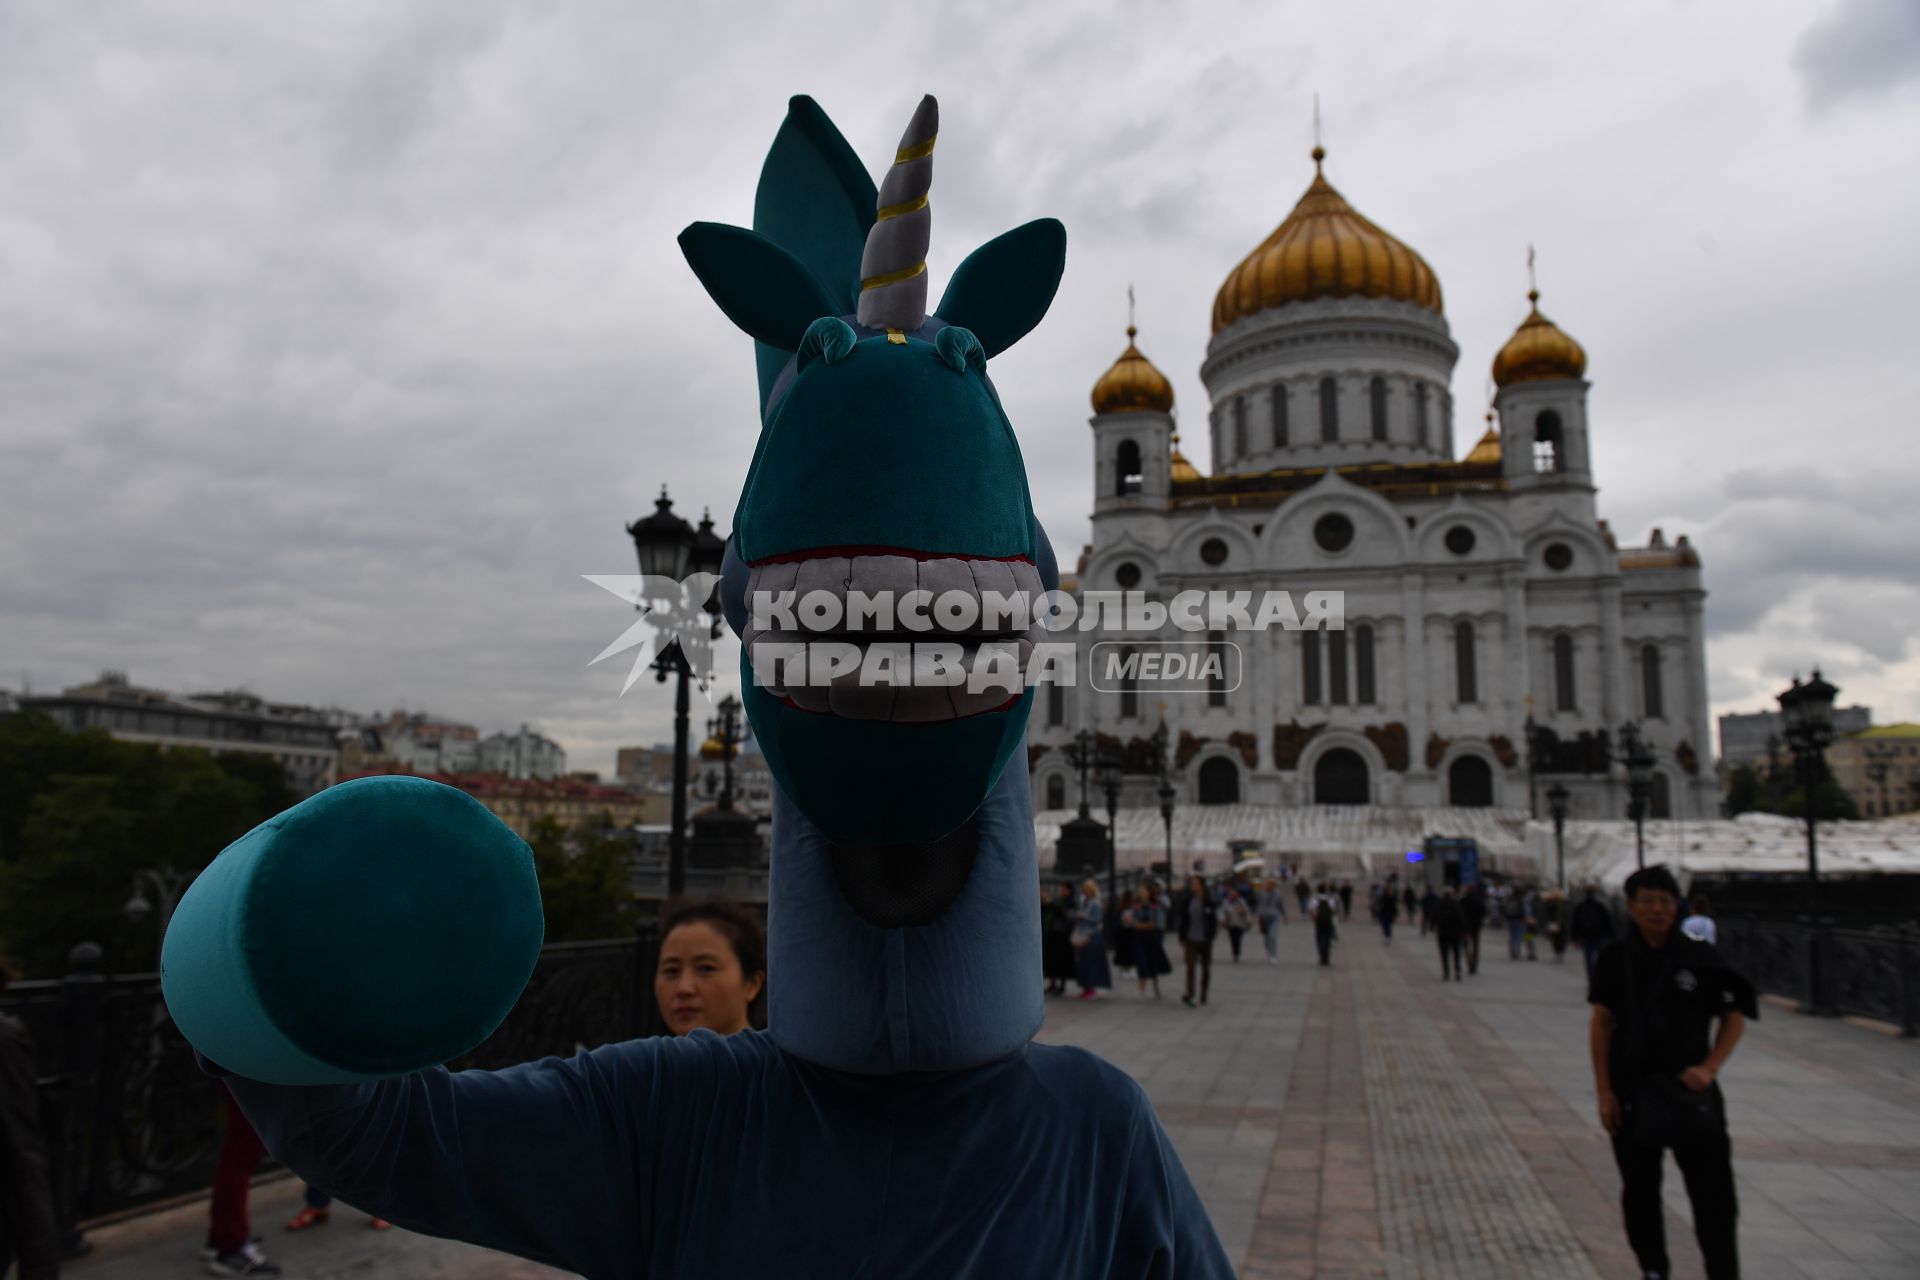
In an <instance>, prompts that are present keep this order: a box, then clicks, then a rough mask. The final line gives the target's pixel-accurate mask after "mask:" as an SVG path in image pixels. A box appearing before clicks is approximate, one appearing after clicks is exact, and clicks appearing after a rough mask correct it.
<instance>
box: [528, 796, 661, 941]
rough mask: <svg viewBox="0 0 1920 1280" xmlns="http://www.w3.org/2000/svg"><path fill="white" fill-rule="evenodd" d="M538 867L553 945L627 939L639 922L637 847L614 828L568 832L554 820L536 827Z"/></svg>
mask: <svg viewBox="0 0 1920 1280" xmlns="http://www.w3.org/2000/svg"><path fill="white" fill-rule="evenodd" d="M527 843H528V844H529V845H531V846H532V847H533V866H534V870H535V872H536V873H537V874H538V875H539V877H540V902H541V906H542V907H543V908H544V910H545V912H546V918H547V941H548V942H587V941H591V940H592V939H595V938H623V937H626V936H628V935H629V934H631V933H632V932H633V930H634V926H635V924H636V923H637V921H638V916H639V905H638V904H637V903H636V902H635V900H634V896H633V885H632V882H631V879H630V876H631V870H632V861H633V848H632V846H631V845H630V844H628V843H627V842H626V841H624V840H622V839H620V838H619V837H618V836H616V835H615V834H613V831H612V828H611V827H610V825H594V824H582V825H581V826H579V827H577V828H575V829H574V830H573V831H571V832H569V831H567V830H566V829H565V828H563V827H562V826H561V825H560V823H559V822H558V821H557V820H556V819H554V818H552V817H546V818H542V819H540V821H539V822H537V823H535V824H534V828H533V833H532V836H531V838H530V839H529V840H528V841H527Z"/></svg>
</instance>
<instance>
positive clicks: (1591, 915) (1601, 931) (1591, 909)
mask: <svg viewBox="0 0 1920 1280" xmlns="http://www.w3.org/2000/svg"><path fill="white" fill-rule="evenodd" d="M1568 932H1569V933H1570V934H1571V935H1572V936H1573V940H1574V941H1575V942H1577V943H1579V944H1580V952H1581V954H1582V955H1584V956H1586V958H1587V981H1588V982H1592V981H1593V962H1594V961H1595V960H1597V959H1599V957H1600V948H1602V947H1604V946H1606V945H1607V944H1608V943H1609V942H1612V941H1613V940H1614V938H1615V936H1616V934H1617V931H1616V930H1615V929H1614V927H1613V912H1611V911H1609V910H1607V904H1606V903H1604V902H1602V901H1600V899H1599V898H1598V897H1597V896H1595V894H1594V891H1593V886H1592V885H1588V886H1587V892H1586V895H1585V896H1584V897H1582V898H1581V899H1580V905H1579V906H1577V907H1575V908H1574V909H1573V921H1572V924H1571V925H1570V926H1569V928H1568Z"/></svg>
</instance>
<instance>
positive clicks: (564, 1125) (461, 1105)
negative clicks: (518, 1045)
mask: <svg viewBox="0 0 1920 1280" xmlns="http://www.w3.org/2000/svg"><path fill="white" fill-rule="evenodd" d="M740 1048H742V1049H744V1048H746V1046H740ZM740 1058H741V1054H740V1053H739V1052H738V1051H737V1050H735V1051H729V1049H728V1048H727V1047H726V1042H724V1041H722V1040H720V1038H719V1037H716V1036H712V1035H706V1034H696V1035H694V1036H691V1037H687V1038H685V1039H680V1040H672V1039H653V1040H633V1041H628V1042H626V1043H624V1044H616V1045H608V1046H605V1047H603V1048H598V1049H593V1050H590V1051H587V1052H582V1053H580V1054H577V1055H576V1056H574V1057H572V1058H566V1059H562V1058H545V1059H542V1060H540V1061H538V1062H531V1063H526V1064H523V1065H520V1066H515V1067H509V1068H507V1069H506V1070H504V1071H461V1072H449V1071H447V1070H446V1069H445V1068H441V1067H437V1068H434V1069H433V1070H430V1071H421V1072H416V1073H414V1074H412V1075H407V1076H400V1077H397V1078H394V1079H389V1080H380V1081H375V1082H372V1083H368V1084H357V1085H320V1086H289V1085H269V1084H261V1083H259V1082H258V1081H252V1080H246V1079H243V1078H241V1077H239V1076H228V1077H227V1085H228V1088H229V1089H231V1090H232V1092H233V1096H234V1098H235V1099H236V1100H237V1101H238V1102H239V1104H240V1107H241V1109H242V1110H243V1111H244V1112H245V1113H246V1115H247V1118H248V1119H250V1120H251V1121H252V1122H253V1124H254V1127H255V1128H256V1129H257V1130H258V1131H259V1133H260V1137H261V1139H262V1140H263V1141H264V1142H265V1143H266V1146H267V1149H268V1150H269V1151H271V1152H272V1153H273V1154H274V1155H275V1156H276V1157H278V1158H279V1159H280V1160H281V1161H283V1162H284V1163H285V1164H287V1166H288V1167H290V1168H291V1169H293V1170H294V1171H295V1172H296V1173H298V1174H299V1175H300V1176H301V1177H303V1178H305V1179H306V1180H307V1181H308V1182H309V1183H311V1184H312V1185H314V1186H316V1187H318V1188H320V1189H321V1190H323V1191H326V1192H328V1193H330V1194H331V1195H334V1196H336V1197H338V1198H339V1199H340V1200H342V1201H345V1202H346V1203H347V1204H350V1205H352V1206H354V1207H355V1208H357V1209H362V1210H364V1211H366V1212H368V1213H372V1214H377V1215H378V1216H380V1217H382V1218H386V1219H388V1220H389V1221H392V1222H395V1223H398V1224H399V1225H401V1226H403V1227H407V1228H409V1229H411V1230H415V1231H421V1232H425V1233H427V1234H429V1235H437V1236H446V1237H450V1238H453V1239H458V1240H466V1241H469V1242H471V1243H473V1244H477V1245H482V1246H485V1247H487V1248H490V1249H499V1250H503V1251H505V1252H507V1253H513V1254H517V1255H519V1256H521V1257H524V1258H530V1259H533V1260H534V1261H537V1262H543V1263H547V1264H549V1265H552V1266H556V1267H562V1268H564V1269H566V1270H569V1271H576V1272H579V1273H581V1274H583V1275H586V1276H612V1275H621V1276H633V1275H644V1274H646V1273H647V1270H648V1259H649V1257H650V1255H651V1253H652V1247H653V1243H654V1242H653V1235H654V1228H655V1225H656V1224H655V1217H656V1214H657V1213H659V1212H660V1206H659V1204H658V1203H657V1195H656V1192H657V1191H659V1190H661V1189H660V1188H656V1187H655V1186H653V1185H652V1183H653V1182H654V1181H655V1179H654V1177H653V1175H652V1171H653V1169H654V1168H655V1167H656V1162H657V1159H658V1157H660V1156H661V1155H662V1154H665V1153H667V1152H671V1151H675V1150H678V1149H682V1148H684V1147H686V1146H687V1145H688V1143H689V1142H690V1141H694V1140H696V1131H697V1130H698V1129H699V1127H700V1126H701V1125H702V1124H703V1123H704V1121H705V1119H706V1118H707V1117H710V1116H711V1115H712V1113H713V1110H714V1104H715V1101H716V1099H717V1097H718V1096H719V1095H720V1094H722V1093H723V1092H726V1091H727V1090H728V1083H727V1082H728V1080H729V1078H730V1077H731V1078H735V1079H737V1078H738V1076H739V1072H738V1071H733V1072H729V1071H727V1070H726V1069H725V1067H726V1066H728V1065H731V1066H734V1067H740V1066H743V1065H745V1064H744V1063H742V1062H741V1061H740ZM715 1068H721V1069H715ZM665 1190H666V1191H667V1192H668V1193H669V1198H671V1194H672V1193H673V1192H674V1191H675V1189H674V1188H665ZM667 1225H668V1229H671V1223H670V1222H669V1223H668V1224H667Z"/></svg>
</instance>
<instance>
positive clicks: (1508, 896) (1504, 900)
mask: <svg viewBox="0 0 1920 1280" xmlns="http://www.w3.org/2000/svg"><path fill="white" fill-rule="evenodd" d="M1500 919H1501V920H1502V921H1503V922H1504V923H1505V924H1506V926H1507V959H1509V960H1518V959H1519V958H1520V943H1521V941H1522V940H1523V939H1524V938H1525V937H1526V935H1527V900H1526V896H1525V895H1524V894H1522V893H1521V892H1520V890H1519V889H1518V888H1517V887H1514V886H1509V887H1508V888H1507V891H1506V892H1505V893H1503V894H1501V895H1500Z"/></svg>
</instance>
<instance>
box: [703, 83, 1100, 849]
mask: <svg viewBox="0 0 1920 1280" xmlns="http://www.w3.org/2000/svg"><path fill="white" fill-rule="evenodd" d="M937 130H938V111H937V108H936V106H935V104H934V100H933V99H932V98H926V99H924V100H923V101H922V102H921V104H920V106H919V108H918V110H917V111H916V112H915V113H914V116H913V120H912V122H911V123H910V124H909V125H908V127H907V130H906V133H905V135H904V137H903V138H902V139H901V143H900V147H899V150H898V152H897V153H896V154H895V157H894V162H893V164H892V166H891V168H890V169H889V171H888V173H887V176H886V179H885V181H884V182H883V183H882V185H881V187H880V189H879V190H878V191H877V192H876V191H875V189H874V187H873V184H872V182H871V180H870V179H869V178H868V176H867V173H866V170H865V169H864V168H863V167H862V166H861V165H860V163H859V161H858V159H857V158H856V157H855V156H854V155H853V153H852V151H851V149H850V148H849V147H848V146H847V144H846V142H845V140H844V139H842V138H841V136H840V134H839V132H838V131H837V130H836V129H835V128H834V126H833V124H832V122H831V121H829V120H828V119H827V117H826V115H825V114H824V113H823V112H822V111H821V110H820V108H819V107H818V106H816V105H815V104H814V103H813V101H812V100H811V99H809V98H804V97H801V98H795V99H794V100H793V102H792V104H791V106H790V109H789V112H788V115H787V119H786V121H785V123H784V125H783V126H782V128H781V130H780V132H779V135H778V137H777V138H776V139H775V142H774V145H773V148H772V150H771V152H770V153H769V155H768V157H767V161H766V164H765V166H764V167H763V168H762V170H761V175H760V185H759V190H758V193H757V198H756V201H755V206H754V228H753V230H751V231H748V230H745V229H742V228H738V227H729V226H722V225H719V224H715V223H695V224H694V225H693V226H690V227H688V228H687V229H686V231H685V232H683V233H682V234H681V237H680V245H681V248H682V250H683V251H684V252H685V254H686V256H687V260H688V262H689V263H691V264H692V266H693V269H694V271H695V273H696V274H697V275H698V276H699V277H700V280H701V282H702V283H703V284H704V285H705V286H706V288H707V291H708V292H709V293H710V294H711V295H712V296H713V298H714V300H715V301H716V302H718V303H719V305H720V307H721V309H722V310H724V311H725V312H726V314H727V316H728V317H729V318H730V319H731V320H732V321H733V322H734V323H735V324H737V325H738V326H739V327H740V328H741V329H743V330H745V331H746V332H747V333H749V334H751V335H752V337H753V339H754V342H755V344H756V356H757V364H758V373H759V385H760V402H761V408H762V428H761V432H760V440H759V445H758V448H757V449H756V450H755V453H754V458H753V463H752V466H751V468H750V469H749V471H748V473H747V480H746V485H745V488H744V489H743V491H742V493H741V497H740V505H739V509H738V510H737V511H736V513H735V515H734V534H733V539H732V542H731V543H730V544H729V547H728V563H727V571H726V573H725V574H724V575H723V581H722V587H721V597H722V601H723V603H724V604H725V606H726V609H727V614H728V618H729V621H730V622H731V623H732V625H733V627H734V629H735V630H736V631H737V632H739V633H740V635H741V639H742V641H743V642H744V643H743V650H742V655H741V670H742V679H743V683H744V685H745V702H746V707H747V714H748V717H749V719H750V720H751V721H752V723H753V728H754V733H755V736H756V737H757V738H758V740H759V742H760V745H761V749H762V750H763V751H764V752H765V754H766V759H767V763H768V766H769V768H770V769H771V771H772V773H773V775H774V778H775V779H776V780H777V781H778V783H779V784H780V786H781V788H782V790H783V791H784V792H785V795H786V797H787V798H788V799H790V800H791V801H792V803H793V804H794V806H795V807H797V808H798V809H799V811H800V812H801V813H802V814H804V815H805V816H806V817H807V818H808V819H809V820H810V821H811V822H812V823H813V824H814V825H815V826H816V827H818V828H819V829H820V830H821V831H822V832H823V833H825V834H826V835H827V836H828V837H830V838H832V839H834V840H836V841H842V842H848V843H854V844H862V845H874V844H888V843H901V842H914V841H926V840H935V839H938V838H940V837H942V836H945V835H947V834H948V833H949V832H951V831H953V830H954V829H955V828H956V827H958V826H959V825H960V824H961V823H963V822H965V821H966V820H967V818H968V817H969V816H970V815H971V814H973V813H974V812H975V810H976V809H978V807H979V806H980V804H981V802H982V801H983V800H984V799H985V798H986V797H987V795H988V794H989V792H991V791H992V790H993V788H994V786H995V784H996V782H997V781H998V779H999V778H1000V775H1001V772H1002V770H1003V769H1005V767H1006V764H1007V760H1008V758H1009V757H1010V756H1011V755H1012V753H1013V751H1014V749H1015V748H1016V747H1017V746H1018V745H1019V743H1020V741H1021V738H1022V736H1023V735H1024V733H1025V730H1026V720H1027V712H1028V709H1029V707H1030V706H1031V704H1032V700H1033V694H1032V690H1031V688H1030V687H1028V686H1027V685H1026V684H1025V683H1024V681H1021V682H1018V683H1017V684H1016V686H1015V687H1013V688H1009V687H1008V686H1007V685H1006V684H997V685H992V686H990V687H985V688H969V687H968V686H967V685H966V684H961V685H952V684H932V683H926V682H921V683H919V684H918V685H917V686H916V685H914V684H910V683H907V681H908V679H909V678H910V677H908V676H907V675H906V674H905V673H903V674H902V677H901V678H900V679H898V680H895V681H893V682H890V683H881V684H876V683H875V682H873V681H872V680H871V678H870V675H871V666H870V664H863V668H864V669H865V670H866V671H867V673H868V675H867V677H864V678H863V677H862V676H861V675H860V674H858V673H851V672H850V673H848V674H847V675H846V676H844V677H843V678H840V679H837V680H835V681H834V682H833V683H832V684H831V685H828V684H824V683H812V684H808V683H804V682H798V683H793V684H779V683H773V684H770V683H769V682H768V680H767V679H766V678H765V673H766V671H767V669H768V668H767V666H766V664H765V662H764V660H763V662H762V664H761V666H760V667H759V668H756V665H755V657H756V652H755V651H756V649H757V648H758V647H759V646H760V645H762V644H765V643H768V642H769V640H774V641H778V640H782V639H790V638H791V637H789V636H784V635H781V634H780V633H777V632H773V633H770V632H769V629H768V627H767V626H763V625H758V624H760V623H763V622H765V621H766V619H765V618H764V617H761V616H756V614H755V612H754V610H753V609H752V608H751V607H750V600H766V599H771V598H775V597H777V596H778V595H779V594H780V593H782V592H794V593H795V595H796V596H804V595H805V594H806V593H807V592H809V591H812V590H826V591H829V592H834V593H837V594H839V595H841V596H842V597H844V596H845V595H847V594H848V593H849V592H851V591H856V590H858V591H865V592H867V593H869V594H871V593H874V592H880V591H885V592H890V593H892V594H893V597H894V598H895V599H896V600H898V599H900V598H901V597H903V596H904V595H905V594H906V593H907V592H910V591H914V590H925V591H929V592H934V593H938V592H940V591H944V590H952V589H956V588H957V589H960V590H963V591H967V590H978V591H981V592H985V591H988V590H999V591H1003V592H1009V593H1024V594H1025V595H1027V596H1029V597H1037V596H1038V595H1039V593H1040V592H1041V591H1042V590H1043V589H1051V588H1053V587H1054V586H1056V585H1057V574H1056V572H1055V567H1054V562H1053V555H1052V551H1051V549H1050V548H1049V547H1048V546H1047V543H1046V538H1045V536H1044V535H1043V534H1042V533H1041V532H1040V527H1039V525H1038V523H1037V522H1036V521H1035V519H1034V515H1033V506H1032V502H1031V501H1030V499H1029V497H1028V493H1027V479H1026V471H1025V467H1024V465H1023V464H1022V462H1021V458H1020V447H1019V444H1018V443H1017V442H1016V441H1015V439H1014V434H1013V428H1012V425H1011V424H1010V423H1009V422H1008V421H1007V416H1006V413H1005V411H1004V410H1003V409H1002V408H1001V405H1000V398H999V396H998V395H997V393H996V392H995V391H994V387H993V383H992V381H991V380H990V379H989V378H988V376H987V362H988V360H989V359H991V358H992V357H993V356H996V355H998V354H999V353H1000V352H1002V351H1004V350H1006V349H1007V348H1008V347H1010V346H1012V345H1013V343H1015V342H1016V341H1018V340H1019V339H1020V338H1021V337H1022V336H1024V335H1025V334H1026V333H1027V331H1028V330H1030V329H1031V328H1033V326H1034V325H1035V324H1037V323H1038V322H1039V320H1040V318H1041V317H1042V316H1043V315H1044V314H1045V313H1046V310H1047V307H1048V305H1049V303H1051V301H1052V300H1053V293H1054V289H1055V287H1056V286H1057V285H1058V283H1059V279H1060V272H1061V269H1062V266H1063V265H1064V262H1065V255H1066V233H1065V231H1064V230H1063V229H1062V227H1061V226H1060V224H1059V223H1058V222H1056V221H1054V220H1052V219H1042V220H1039V221H1035V222H1030V223H1027V224H1026V225H1024V226H1021V227H1018V228H1016V229H1015V230H1013V231H1009V232H1007V233H1006V234H1005V235H1002V236H1000V237H998V238H996V239H994V240H992V241H990V242H989V243H987V244H986V245H983V246H981V247H980V248H979V249H977V250H975V251H974V252H973V253H972V254H971V255H970V256H969V257H968V258H967V259H966V261H965V262H963V263H962V264H961V266H960V268H959V270H958V271H957V272H955V274H954V277H953V280H952V281H951V282H950V283H949V285H948V287H947V291H946V294H945V296H944V297H943V298H942V299H941V301H940V305H939V307H938V308H937V309H936V311H935V312H934V313H933V314H928V312H927V264H926V252H927V246H928V241H929V236H930V230H931V225H932V224H931V218H932V210H931V207H930V204H929V189H930V185H931V181H932V177H933V156H934V145H935V138H936V134H937ZM806 638H807V639H810V640H822V639H827V638H833V639H838V640H844V641H847V642H851V643H852V644H853V645H854V647H855V649H856V650H864V648H865V646H866V645H867V644H869V643H874V642H880V643H889V642H899V641H901V640H918V641H922V642H924V641H928V640H934V639H939V638H942V637H940V636H939V635H938V634H929V633H927V632H919V633H916V634H912V635H908V634H905V633H904V632H903V631H902V630H900V629H899V628H898V627H896V630H895V632H894V633H893V634H890V635H876V634H873V633H868V634H865V635H859V634H852V633H843V634H839V635H837V636H833V637H826V636H821V635H809V636H807V637H806ZM945 638H947V639H951V640H953V641H955V642H958V643H961V644H962V645H963V646H965V647H967V648H968V649H969V650H970V651H971V649H972V647H973V646H977V645H979V644H982V643H988V644H992V643H1000V644H1004V645H1006V646H1008V647H1009V648H1010V650H1011V651H1012V652H1013V653H1015V654H1017V656H1018V659H1019V661H1020V662H1021V663H1022V664H1023V666H1024V664H1026V663H1027V662H1029V661H1030V660H1031V655H1032V652H1033V643H1034V641H1035V640H1036V638H1037V634H1036V633H1035V632H1034V631H1033V629H1032V628H1031V627H1022V628H1020V629H1018V630H1017V631H1015V632H1008V633H1002V634H991V633H983V632H982V631H981V630H980V629H979V628H977V627H976V628H973V629H970V630H969V631H968V632H967V633H965V634H955V635H952V636H949V637H945ZM763 659H764V655H763ZM756 671H758V672H759V673H760V675H761V676H762V678H760V679H756Z"/></svg>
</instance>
